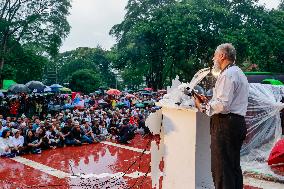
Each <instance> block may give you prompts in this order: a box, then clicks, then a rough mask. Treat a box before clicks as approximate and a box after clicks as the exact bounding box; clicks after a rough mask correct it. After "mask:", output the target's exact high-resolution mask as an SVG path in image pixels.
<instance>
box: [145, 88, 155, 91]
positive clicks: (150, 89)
mask: <svg viewBox="0 0 284 189" xmlns="http://www.w3.org/2000/svg"><path fill="white" fill-rule="evenodd" d="M144 90H146V91H153V89H152V88H144Z"/></svg>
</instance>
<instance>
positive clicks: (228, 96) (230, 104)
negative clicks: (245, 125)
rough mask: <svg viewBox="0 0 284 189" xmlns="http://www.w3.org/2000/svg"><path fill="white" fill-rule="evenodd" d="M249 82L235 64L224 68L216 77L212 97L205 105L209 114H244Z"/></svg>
mask: <svg viewBox="0 0 284 189" xmlns="http://www.w3.org/2000/svg"><path fill="white" fill-rule="evenodd" d="M248 95H249V84H248V80H247V77H246V76H245V75H244V73H243V72H242V70H241V69H240V68H239V67H237V66H231V67H228V68H227V69H225V70H224V71H223V72H222V73H221V74H220V75H219V76H218V78H217V81H216V84H215V87H214V88H213V97H212V99H211V100H210V101H209V103H208V105H207V106H206V113H207V115H209V116H212V115H214V114H219V113H221V114H228V113H234V114H238V115H242V116H245V115H246V112H247V106H248Z"/></svg>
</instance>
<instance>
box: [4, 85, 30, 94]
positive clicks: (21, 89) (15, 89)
mask: <svg viewBox="0 0 284 189" xmlns="http://www.w3.org/2000/svg"><path fill="white" fill-rule="evenodd" d="M8 91H9V92H12V93H28V92H30V89H29V88H28V87H27V86H25V85H23V84H16V85H12V86H11V87H10V88H9V89H8Z"/></svg>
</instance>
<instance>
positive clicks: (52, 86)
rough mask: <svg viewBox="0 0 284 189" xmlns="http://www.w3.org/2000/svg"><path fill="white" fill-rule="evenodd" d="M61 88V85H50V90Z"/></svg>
mask: <svg viewBox="0 0 284 189" xmlns="http://www.w3.org/2000/svg"><path fill="white" fill-rule="evenodd" d="M62 87H63V86H62V85H59V84H52V85H50V88H62Z"/></svg>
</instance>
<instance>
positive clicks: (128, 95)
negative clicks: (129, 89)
mask: <svg viewBox="0 0 284 189" xmlns="http://www.w3.org/2000/svg"><path fill="white" fill-rule="evenodd" d="M125 97H126V98H135V95H133V94H127V95H126V96H125Z"/></svg>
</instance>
